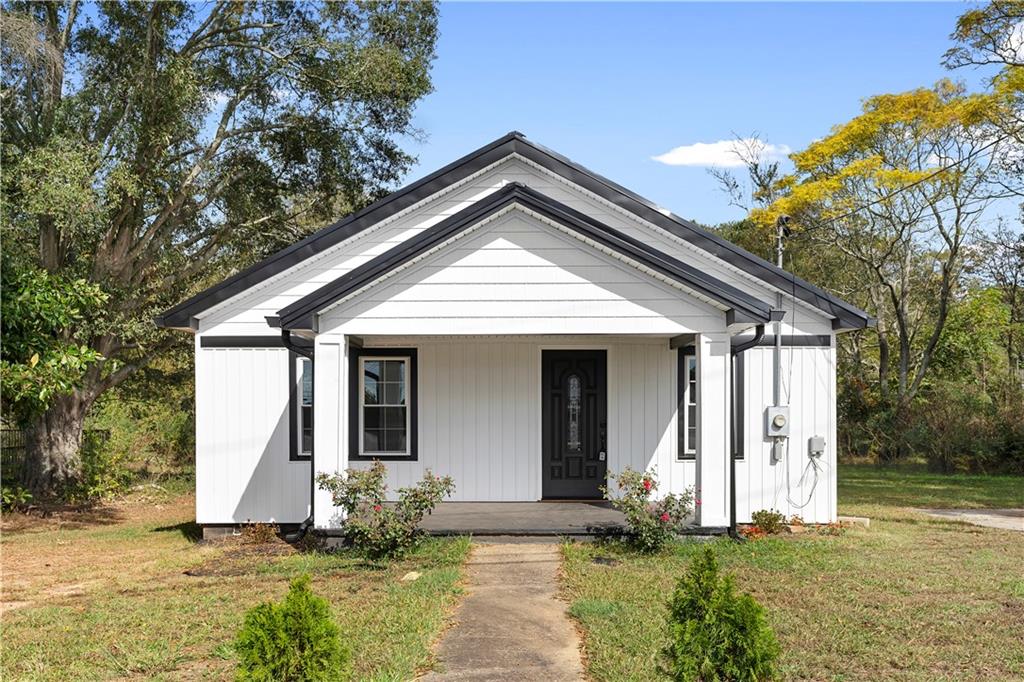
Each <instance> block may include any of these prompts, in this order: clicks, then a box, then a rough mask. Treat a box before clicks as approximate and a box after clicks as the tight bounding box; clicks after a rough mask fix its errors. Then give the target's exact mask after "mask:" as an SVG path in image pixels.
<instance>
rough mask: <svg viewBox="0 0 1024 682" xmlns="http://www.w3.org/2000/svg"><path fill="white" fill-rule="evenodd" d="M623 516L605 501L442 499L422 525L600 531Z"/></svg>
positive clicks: (472, 531) (463, 530)
mask: <svg viewBox="0 0 1024 682" xmlns="http://www.w3.org/2000/svg"><path fill="white" fill-rule="evenodd" d="M624 521H625V518H624V517H623V515H622V513H621V512H619V511H616V510H615V509H613V508H612V507H611V505H609V504H608V503H607V502H604V501H594V502H589V501H588V502H575V501H570V502H442V503H441V504H440V505H438V507H437V508H436V509H434V513H433V514H431V515H430V516H428V517H427V518H426V519H424V521H423V523H422V524H421V527H422V528H423V529H424V530H426V531H427V532H428V533H430V534H431V535H487V536H489V535H505V536H517V535H532V536H543V535H550V536H561V535H569V536H572V535H584V536H585V535H602V534H605V533H614V532H617V531H619V530H621V529H622V528H623V527H624Z"/></svg>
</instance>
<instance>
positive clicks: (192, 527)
mask: <svg viewBox="0 0 1024 682" xmlns="http://www.w3.org/2000/svg"><path fill="white" fill-rule="evenodd" d="M153 532H154V533H181V536H182V537H183V538H185V539H186V540H188V541H189V542H199V541H200V540H202V538H203V529H202V527H201V526H200V525H199V524H198V523H196V522H195V521H182V522H181V523H176V524H174V525H173V526H160V527H158V528H154V529H153Z"/></svg>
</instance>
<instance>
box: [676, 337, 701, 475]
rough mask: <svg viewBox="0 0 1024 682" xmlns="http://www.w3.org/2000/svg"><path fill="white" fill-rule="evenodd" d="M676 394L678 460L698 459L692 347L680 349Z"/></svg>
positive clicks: (694, 368) (695, 377) (695, 387)
mask: <svg viewBox="0 0 1024 682" xmlns="http://www.w3.org/2000/svg"><path fill="white" fill-rule="evenodd" d="M677 362H678V376H677V379H676V394H677V400H678V411H677V413H676V414H677V415H678V417H677V418H678V422H679V429H678V430H679V443H678V449H677V452H676V459H677V460H689V459H696V458H697V401H698V399H699V398H700V391H699V389H698V381H697V376H698V375H697V355H696V353H695V349H694V348H693V347H692V346H689V347H686V348H680V349H679V355H678V360H677Z"/></svg>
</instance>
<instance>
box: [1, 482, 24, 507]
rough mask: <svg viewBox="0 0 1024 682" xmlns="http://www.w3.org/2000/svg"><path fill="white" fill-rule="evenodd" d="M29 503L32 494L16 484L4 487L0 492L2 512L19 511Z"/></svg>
mask: <svg viewBox="0 0 1024 682" xmlns="http://www.w3.org/2000/svg"><path fill="white" fill-rule="evenodd" d="M31 501H32V493H30V492H29V491H28V490H26V489H25V488H22V487H21V486H20V485H17V484H12V485H5V486H3V489H2V491H0V509H3V510H4V511H11V510H12V509H20V508H22V507H25V506H28V503H29V502H31Z"/></svg>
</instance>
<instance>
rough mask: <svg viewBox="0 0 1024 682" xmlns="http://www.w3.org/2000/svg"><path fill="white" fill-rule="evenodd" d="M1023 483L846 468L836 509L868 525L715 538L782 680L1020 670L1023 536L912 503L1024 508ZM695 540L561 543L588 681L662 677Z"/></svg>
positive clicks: (1023, 670) (1023, 651)
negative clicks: (767, 632)
mask: <svg viewBox="0 0 1024 682" xmlns="http://www.w3.org/2000/svg"><path fill="white" fill-rule="evenodd" d="M1015 484H1016V485H1015ZM1022 485H1024V479H1020V478H1017V479H1013V478H1002V477H970V476H957V477H950V478H945V477H941V476H933V475H930V474H923V473H914V472H902V473H894V472H886V471H878V470H877V469H874V468H865V469H858V468H851V467H843V468H841V470H840V485H839V500H840V513H846V514H857V515H868V516H871V517H872V523H871V527H870V529H867V530H865V529H859V528H858V529H851V530H848V531H847V532H845V533H844V534H843V535H840V536H825V535H818V534H802V535H790V536H780V537H773V538H768V539H765V540H761V541H757V542H752V543H745V544H738V543H734V542H731V541H728V540H720V541H716V542H715V544H714V547H715V549H716V552H717V554H718V556H719V558H720V560H721V563H722V566H723V569H724V570H726V571H728V572H731V573H734V574H735V575H736V577H737V582H738V584H739V586H740V589H742V590H744V591H747V592H750V593H751V594H753V595H754V596H755V597H756V598H757V599H758V600H759V601H760V602H761V603H762V604H764V606H765V607H766V609H767V611H768V617H769V620H770V622H771V624H772V625H773V627H774V628H775V630H776V633H777V634H778V636H779V639H780V642H781V643H782V647H783V658H782V667H783V677H784V678H785V679H813V680H881V679H885V680H893V679H894V680H968V679H969V680H975V679H992V680H1007V679H1021V678H1024V647H1022V646H1021V644H1020V641H1021V640H1020V636H1021V632H1022V631H1024V572H1022V568H1021V567H1022V566H1024V535H1021V534H1019V533H1013V532H1010V531H1000V530H995V529H988V528H978V527H974V526H968V525H964V524H958V523H951V522H947V521H942V520H937V519H931V518H929V517H926V516H923V515H920V514H917V513H915V512H913V511H910V510H909V509H908V508H909V507H915V506H934V507H954V506H973V507H979V506H998V507H1010V506H1022V505H1024V502H1022V500H1021V487H1022ZM700 547H701V545H700V543H698V542H686V543H679V544H677V545H674V546H673V547H672V548H671V549H670V550H668V551H666V552H665V553H663V554H660V555H657V556H653V557H643V556H637V555H635V554H633V553H631V552H630V551H628V550H627V549H625V548H623V547H621V546H619V545H615V544H608V545H599V544H582V543H581V544H567V545H565V551H564V553H565V570H564V584H563V589H564V594H565V596H566V597H567V598H568V600H569V602H570V613H571V614H572V616H573V617H574V618H575V619H577V620H578V621H579V623H580V625H581V626H582V630H583V632H584V640H585V650H586V658H587V664H588V669H589V672H590V674H591V676H592V677H593V678H594V679H595V680H615V681H619V680H638V681H639V680H654V679H661V678H664V675H663V674H662V673H660V672H659V665H658V664H659V661H658V652H659V651H660V650H661V649H662V647H663V646H664V644H665V633H666V625H665V614H666V606H665V604H666V601H667V599H668V597H669V594H670V592H671V590H672V588H673V586H674V584H675V581H676V580H677V578H678V576H680V575H681V574H682V573H683V571H684V570H685V569H686V566H687V565H688V563H689V561H690V559H691V558H692V557H693V556H694V555H695V554H696V552H697V551H699V550H700ZM598 556H602V557H611V558H614V559H617V560H618V561H619V563H618V564H617V565H613V566H608V565H601V564H597V563H594V561H593V559H594V558H596V557H598Z"/></svg>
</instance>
